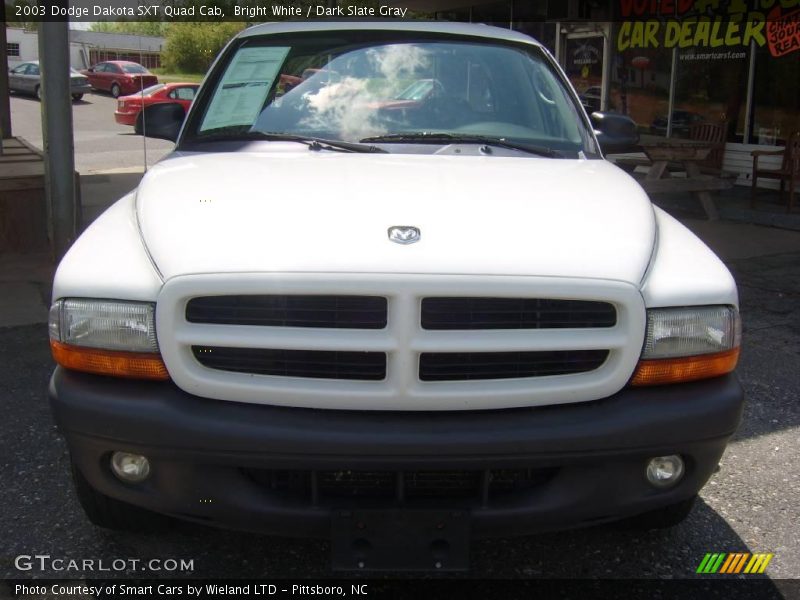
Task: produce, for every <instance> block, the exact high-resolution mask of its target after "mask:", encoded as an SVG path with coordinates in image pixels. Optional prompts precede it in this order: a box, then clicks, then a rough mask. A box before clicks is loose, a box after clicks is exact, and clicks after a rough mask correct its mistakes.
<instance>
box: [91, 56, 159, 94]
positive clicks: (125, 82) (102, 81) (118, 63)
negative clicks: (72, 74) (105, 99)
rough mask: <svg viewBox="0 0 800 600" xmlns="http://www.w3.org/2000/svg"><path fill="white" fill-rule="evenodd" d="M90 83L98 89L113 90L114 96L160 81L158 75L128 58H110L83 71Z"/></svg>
mask: <svg viewBox="0 0 800 600" xmlns="http://www.w3.org/2000/svg"><path fill="white" fill-rule="evenodd" d="M83 74H84V75H86V76H87V77H88V78H89V84H90V85H91V86H92V87H93V88H94V89H96V90H100V91H103V92H111V95H112V96H114V98H119V97H120V96H123V95H126V94H133V93H134V92H138V91H139V90H141V89H142V88H143V87H150V86H151V85H155V84H156V83H158V77H156V76H155V75H153V74H152V73H151V72H150V71H148V70H147V69H145V68H144V67H143V66H142V65H140V64H138V63H135V62H128V61H126V60H109V61H107V62H101V63H97V64H96V65H95V66H93V67H91V68H89V69H86V70H85V71H83Z"/></svg>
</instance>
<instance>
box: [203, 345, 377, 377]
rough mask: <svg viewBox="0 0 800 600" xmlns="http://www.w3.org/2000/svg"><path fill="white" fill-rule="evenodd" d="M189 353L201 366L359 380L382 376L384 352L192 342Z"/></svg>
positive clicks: (242, 371)
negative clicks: (219, 344)
mask: <svg viewBox="0 0 800 600" xmlns="http://www.w3.org/2000/svg"><path fill="white" fill-rule="evenodd" d="M192 353H193V354H194V357H195V358H196V359H197V361H198V362H199V363H200V364H201V365H203V366H205V367H208V368H210V369H219V370H221V371H233V372H235V373H254V374H256V375H277V376H280V377H310V378H314V379H355V380H362V381H380V380H381V379H383V378H384V377H386V355H385V354H383V353H382V352H321V351H315V350H272V349H268V348H223V347H219V346H216V347H214V346H192Z"/></svg>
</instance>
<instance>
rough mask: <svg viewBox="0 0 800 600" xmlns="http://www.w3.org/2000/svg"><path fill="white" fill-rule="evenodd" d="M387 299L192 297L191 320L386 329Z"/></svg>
mask: <svg viewBox="0 0 800 600" xmlns="http://www.w3.org/2000/svg"><path fill="white" fill-rule="evenodd" d="M386 315H387V301H386V298H382V297H379V296H302V295H238V296H204V297H199V298H192V299H191V300H189V302H188V303H187V305H186V320H187V321H188V322H190V323H207V324H215V325H257V326H262V327H319V328H325V329H384V328H385V327H386Z"/></svg>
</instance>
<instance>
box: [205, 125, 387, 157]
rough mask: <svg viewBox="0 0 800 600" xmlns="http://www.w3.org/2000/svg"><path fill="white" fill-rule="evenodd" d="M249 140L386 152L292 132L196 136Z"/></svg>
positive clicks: (337, 149) (332, 148) (359, 144)
mask: <svg viewBox="0 0 800 600" xmlns="http://www.w3.org/2000/svg"><path fill="white" fill-rule="evenodd" d="M250 140H263V141H267V142H299V143H301V144H305V145H306V146H308V147H309V149H311V150H333V151H337V152H363V153H380V154H387V153H388V151H387V150H384V149H383V148H378V147H377V146H372V145H369V144H361V143H358V142H344V141H340V140H327V139H323V138H318V137H313V136H307V135H297V134H294V133H275V132H271V131H242V132H238V133H225V134H223V133H220V134H211V135H207V136H202V137H197V138H195V139H194V140H193V141H197V142H241V141H250Z"/></svg>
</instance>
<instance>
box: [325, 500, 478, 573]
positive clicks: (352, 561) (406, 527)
mask: <svg viewBox="0 0 800 600" xmlns="http://www.w3.org/2000/svg"><path fill="white" fill-rule="evenodd" d="M331 520H332V523H331V525H332V527H331V559H332V560H331V562H332V568H333V570H335V571H466V570H468V569H469V542H470V518H469V511H466V510H428V509H407V508H404V509H376V510H372V509H365V510H334V511H333V516H332V519H331Z"/></svg>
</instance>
